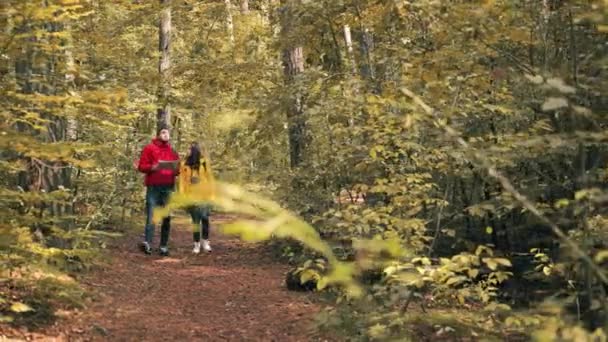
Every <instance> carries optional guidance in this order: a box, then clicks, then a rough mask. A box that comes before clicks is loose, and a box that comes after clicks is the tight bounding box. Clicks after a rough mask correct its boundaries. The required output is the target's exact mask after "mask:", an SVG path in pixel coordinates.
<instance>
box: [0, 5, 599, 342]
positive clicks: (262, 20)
mask: <svg viewBox="0 0 608 342" xmlns="http://www.w3.org/2000/svg"><path fill="white" fill-rule="evenodd" d="M607 18H608V2H607V1H605V0H604V1H587V0H494V1H492V0H485V1H481V0H479V1H466V0H450V1H433V0H418V1H404V0H394V1H393V0H387V1H372V0H332V1H325V0H317V1H306V0H284V1H283V0H282V1H277V0H241V1H234V0H233V1H230V0H225V1H194V0H182V1H177V0H173V1H171V0H161V1H134V0H133V1H126V0H123V1H95V0H44V1H42V0H40V1H30V0H28V1H23V0H3V1H1V2H0V23H1V25H0V26H1V27H2V33H0V78H1V82H0V91H1V93H2V96H1V98H0V113H1V114H0V115H1V120H0V146H1V148H2V149H1V152H0V154H1V156H2V159H1V161H0V175H1V176H0V203H1V204H2V205H1V211H0V233H1V235H0V261H1V263H2V287H3V288H13V289H14V288H19V289H28V290H27V291H24V292H22V293H25V294H27V296H26V295H24V296H23V298H22V299H21V300H18V299H14V300H13V299H9V298H8V297H4V296H5V294H6V293H7V292H5V291H3V292H2V293H1V294H0V295H1V296H0V310H1V312H0V320H1V321H4V322H6V323H8V322H12V323H13V324H17V323H19V322H21V321H22V320H24V319H25V318H27V317H30V316H28V315H27V313H28V312H29V311H31V310H32V304H31V303H30V304H28V303H27V302H28V298H30V297H31V296H38V297H40V298H46V299H48V301H50V302H51V303H53V302H54V301H57V300H62V301H64V302H66V301H67V302H69V303H72V304H73V305H77V302H78V298H79V296H81V289H80V288H79V287H78V285H77V284H73V283H69V284H68V283H65V282H63V281H62V279H63V278H62V274H70V273H74V272H82V271H84V270H86V269H88V268H90V267H92V266H94V265H95V263H96V260H97V259H98V258H99V255H100V251H102V250H103V248H104V246H105V243H106V242H105V241H107V239H108V238H112V237H113V236H114V235H116V234H117V233H121V232H125V231H126V230H127V229H129V227H132V226H137V225H138V224H139V223H138V222H140V221H141V215H142V203H141V202H142V198H143V197H142V196H143V195H142V194H143V191H144V189H143V184H142V182H141V179H140V175H138V173H137V172H136V171H135V170H134V167H133V162H134V161H135V160H137V158H138V157H139V153H140V151H141V148H142V147H143V146H144V145H145V144H147V143H148V142H149V140H150V138H151V137H152V136H153V134H154V131H155V129H156V126H157V124H158V123H159V122H165V123H168V124H170V125H171V126H172V127H173V143H174V145H175V147H176V148H177V150H178V151H180V153H181V155H184V153H185V152H186V149H187V147H188V146H189V144H190V142H191V141H193V140H197V141H200V142H201V143H203V144H204V145H205V146H206V147H207V149H208V150H209V152H210V155H211V160H212V163H213V167H214V171H215V176H216V178H217V179H219V180H222V181H224V182H227V183H232V184H238V185H240V186H241V187H242V188H243V189H245V190H248V191H250V192H251V193H255V194H256V196H258V195H259V196H264V197H268V198H271V199H272V200H274V201H276V202H278V203H280V204H281V206H283V207H284V208H286V209H288V210H289V211H291V212H292V213H294V214H296V215H298V216H299V217H301V218H302V219H303V220H304V221H305V222H308V224H310V225H311V226H313V227H314V228H315V230H316V231H317V232H318V233H319V235H320V236H321V237H322V238H323V239H324V240H325V241H326V242H327V243H328V244H329V245H330V246H331V247H332V251H333V253H334V255H335V256H336V258H337V260H339V261H340V262H344V263H348V264H349V265H354V266H353V267H354V268H353V270H352V272H350V273H348V276H349V277H350V276H353V277H354V280H355V281H356V282H357V283H360V284H361V286H362V288H363V292H362V294H363V295H360V296H357V297H356V298H354V297H352V296H351V295H349V291H343V289H344V287H341V286H339V285H340V284H344V283H349V282H350V281H351V280H352V279H350V278H349V280H344V279H342V280H340V279H338V278H339V276H338V275H336V274H335V273H334V278H333V280H334V282H331V281H330V282H329V283H331V284H335V285H336V286H333V285H332V286H328V288H326V289H325V290H324V291H323V292H324V295H325V296H326V297H327V298H329V299H330V300H332V301H334V304H335V306H334V309H332V310H329V311H327V312H325V315H326V316H325V317H324V318H323V319H321V320H320V321H321V322H322V324H320V328H326V329H331V330H333V331H340V333H341V334H343V336H358V338H361V339H390V338H398V337H404V336H405V334H406V331H408V330H407V329H405V327H408V326H411V325H412V324H423V325H425V326H428V327H434V326H436V325H437V324H440V325H441V326H446V327H450V329H452V330H454V329H456V330H459V331H464V332H465V334H466V333H467V332H471V331H472V332H474V333H475V334H482V335H484V334H486V335H488V336H490V335H492V336H495V335H496V334H498V335H501V334H507V335H510V336H511V335H512V336H535V337H537V338H538V339H541V340H547V339H549V340H555V339H558V338H561V339H563V340H580V338H588V339H590V338H592V336H595V337H596V338H600V336H603V337H602V338H603V339H602V340H605V339H606V337H605V332H604V330H603V329H605V328H606V327H608V311H607V310H608V297H607V293H606V291H607V289H608V274H607V272H606V268H605V264H606V261H608V260H607V259H608V245H607V244H608V242H607V241H608V239H607V238H608V236H607V234H608V227H607V224H608V218H607V217H606V215H607V214H608V212H607V211H606V202H607V201H608V193H607V192H606V181H607V180H608V169H607V165H608V164H607V163H608V146H607V143H608V135H607V133H606V132H607V131H606V125H607V124H608V118H607V117H606V115H608V112H607V109H608V97H607V96H606V95H607V93H606V90H607V89H608V77H607V76H608V75H607V73H608V70H607V66H608V63H607V62H608V61H607V56H608V55H607V54H606V52H607V50H608V39H607V33H608V20H607ZM159 43H160V44H159ZM243 229H245V228H243ZM295 234H296V236H295V238H296V239H298V237H297V233H295ZM288 235H289V234H288ZM300 240H305V239H300ZM395 241H397V245H398V248H395V245H394V243H395ZM270 244H271V245H272V246H273V248H274V249H275V250H277V251H278V252H279V253H278V254H280V255H281V256H282V257H286V258H289V259H290V261H291V262H293V263H294V264H297V265H298V266H301V267H299V268H298V272H299V273H298V275H302V280H304V281H315V280H319V282H320V283H322V282H323V281H321V280H320V277H321V276H322V275H323V274H324V272H323V270H324V269H325V266H324V265H319V263H321V261H314V260H315V259H316V258H317V257H319V255H318V248H314V247H315V246H314V245H313V246H305V245H302V244H298V243H294V242H293V241H290V240H287V241H284V240H281V241H276V239H274V238H273V239H271V241H270ZM329 259H330V260H329V264H331V261H332V260H331V258H329ZM306 260H309V261H308V262H305V261H306ZM324 260H325V261H327V258H325V259H324ZM313 261H314V262H313ZM329 268H331V265H329ZM51 275H52V276H51ZM331 284H330V285H331ZM320 287H322V286H320ZM359 294H361V293H359ZM410 301H412V302H419V303H420V304H421V305H422V307H423V308H424V311H421V310H422V309H418V306H419V305H418V304H416V305H414V304H412V305H409V304H410ZM49 310H52V306H51V308H49ZM36 312H37V313H40V312H41V310H40V309H38V310H37V311H36ZM24 317H25V318H24ZM30 319H31V317H30ZM501 336H502V335H501Z"/></svg>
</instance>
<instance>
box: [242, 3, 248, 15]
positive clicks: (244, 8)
mask: <svg viewBox="0 0 608 342" xmlns="http://www.w3.org/2000/svg"><path fill="white" fill-rule="evenodd" d="M241 14H249V0H241Z"/></svg>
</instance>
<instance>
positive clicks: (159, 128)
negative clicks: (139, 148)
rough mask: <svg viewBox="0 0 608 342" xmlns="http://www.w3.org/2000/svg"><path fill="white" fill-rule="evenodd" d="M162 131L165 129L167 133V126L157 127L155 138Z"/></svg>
mask: <svg viewBox="0 0 608 342" xmlns="http://www.w3.org/2000/svg"><path fill="white" fill-rule="evenodd" d="M163 129H166V130H167V131H168V130H169V125H166V124H161V125H160V126H158V129H157V130H156V136H158V135H159V134H160V131H162V130H163Z"/></svg>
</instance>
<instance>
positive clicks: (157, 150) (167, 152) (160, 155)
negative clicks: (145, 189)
mask: <svg viewBox="0 0 608 342" xmlns="http://www.w3.org/2000/svg"><path fill="white" fill-rule="evenodd" d="M159 160H168V161H172V160H179V155H178V154H177V152H175V151H174V150H173V148H172V147H171V144H169V143H168V142H164V141H161V140H158V139H156V138H155V139H153V140H152V142H151V143H149V144H148V145H146V147H144V149H143V151H141V157H140V158H139V164H138V166H137V169H138V170H139V171H140V172H143V173H145V174H146V180H145V184H146V186H151V185H173V184H175V176H177V174H178V172H177V171H173V170H156V171H152V170H151V169H152V167H153V166H154V165H156V164H157V163H158V161H159Z"/></svg>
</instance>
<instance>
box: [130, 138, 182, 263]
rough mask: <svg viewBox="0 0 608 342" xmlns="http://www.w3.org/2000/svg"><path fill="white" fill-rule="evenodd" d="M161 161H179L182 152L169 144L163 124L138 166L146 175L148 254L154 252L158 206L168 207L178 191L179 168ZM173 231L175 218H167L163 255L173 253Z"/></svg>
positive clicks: (162, 237)
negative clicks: (162, 165)
mask: <svg viewBox="0 0 608 342" xmlns="http://www.w3.org/2000/svg"><path fill="white" fill-rule="evenodd" d="M160 161H175V162H177V161H179V155H178V154H177V152H175V150H174V149H173V148H172V147H171V144H169V128H167V127H161V128H160V129H159V130H158V133H157V134H156V138H154V139H153V140H152V142H151V143H149V144H148V145H146V147H144V149H143V151H142V152H141V157H140V158H139V164H138V166H137V169H138V170H139V171H140V172H143V173H144V174H145V175H146V178H145V184H146V227H145V240H144V241H143V243H142V249H143V251H144V253H146V254H151V253H152V248H151V246H150V245H151V244H152V240H153V238H154V224H153V223H152V213H153V210H154V207H157V206H164V205H166V204H167V201H168V200H169V196H170V195H171V193H172V192H173V191H174V190H175V177H176V176H177V173H178V171H177V170H178V168H175V169H172V168H165V167H161V165H160V164H159V162H160ZM170 230H171V217H165V218H163V221H162V224H161V230H160V254H161V255H163V256H167V255H169V246H168V243H169V232H170Z"/></svg>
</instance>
